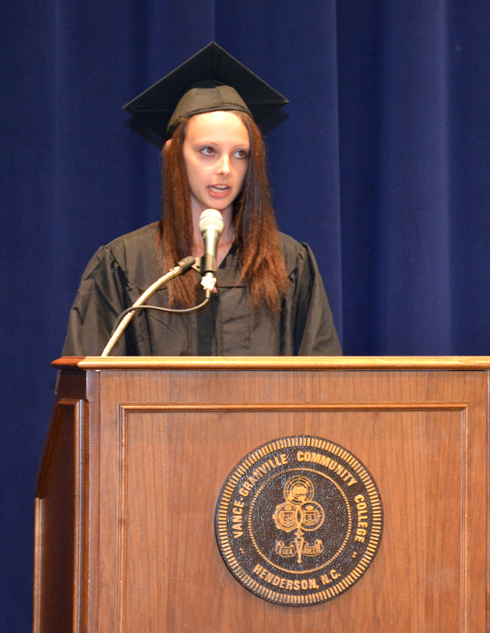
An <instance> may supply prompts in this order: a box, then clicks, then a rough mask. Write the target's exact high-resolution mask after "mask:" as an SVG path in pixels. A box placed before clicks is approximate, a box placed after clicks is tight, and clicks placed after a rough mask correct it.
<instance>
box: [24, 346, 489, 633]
mask: <svg viewBox="0 0 490 633" xmlns="http://www.w3.org/2000/svg"><path fill="white" fill-rule="evenodd" d="M54 365H55V366H56V367H58V368H59V369H61V376H60V383H59V390H58V396H57V399H56V403H55V407H54V411H53V416H52V419H51V424H50V428H49V432H48V436H47V440H46V445H45V449H44V453H43V457H42V460H41V464H40V468H39V474H38V481H37V494H36V560H35V597H34V631H35V633H47V632H53V633H54V632H56V633H59V632H63V633H65V632H66V633H67V632H69V631H73V632H82V631H83V632H85V631H87V632H88V631H90V632H95V631H97V632H100V633H146V632H154V633H184V632H186V631H189V632H190V633H259V632H261V633H262V632H263V631H268V632H270V633H279V632H280V633H320V632H321V633H327V632H334V631H335V632H336V633H354V632H355V633H361V632H362V633H429V632H431V633H435V632H441V633H456V632H460V633H463V632H465V633H480V632H484V631H488V630H489V623H488V615H487V602H488V586H489V583H488V577H489V572H488V569H489V568H488V560H489V556H488V520H489V511H488V483H489V474H488V473H489V463H488V431H489V427H488V411H489V404H490V402H489V377H490V374H489V372H490V358H479V357H469V358H442V357H437V358H415V357H412V358H380V359H367V358H348V357H346V358H333V359H327V358H235V359H234V358H188V359H186V358H122V357H120V358H109V359H106V358H84V359H81V358H72V359H66V358H65V359H61V360H60V361H57V362H55V363H54ZM302 434H307V435H313V436H317V437H321V438H326V439H328V440H332V441H333V442H336V443H338V444H341V445H342V446H344V447H345V448H346V449H348V450H349V451H352V452H353V453H354V454H355V455H356V456H357V457H358V458H359V459H360V460H361V461H362V462H363V463H364V464H365V466H366V467H367V468H368V470H369V471H370V473H371V474H372V476H373V477H374V479H375V481H376V483H377V485H378V488H379V490H380V493H381V497H382V501H383V508H384V531H383V536H382V540H381V545H380V548H379V551H378V554H377V556H376V558H375V559H374V562H373V563H372V565H371V567H370V568H369V569H368V570H367V572H366V573H365V574H364V575H363V576H362V578H361V579H360V580H359V581H358V582H357V583H356V584H354V585H353V586H352V587H351V588H350V589H349V590H348V591H346V592H345V593H343V594H342V595H340V596H339V597H338V598H335V599H333V600H330V601H328V602H324V603H323V604H318V605H313V606H306V607H289V606H282V605H277V604H272V603H270V602H267V601H265V600H263V599H261V598H259V597H257V596H255V595H253V594H252V593H250V592H249V591H248V590H247V589H245V588H244V587H243V586H242V585H241V584H240V583H239V582H238V581H237V580H236V579H235V578H234V577H233V576H232V574H231V573H230V572H229V570H228V568H227V567H226V565H225V563H224V562H223V559H222V557H221V555H220V552H219V550H218V547H217V544H216V539H215V533H214V511H215V505H216V500H217V497H218V494H219V491H220V488H221V486H222V484H223V482H224V481H225V479H226V478H227V476H228V474H229V473H230V471H231V470H232V469H233V468H234V467H235V465H236V464H237V463H238V462H239V461H240V460H241V459H243V457H244V456H245V455H247V453H249V452H250V451H252V450H253V449H255V448H256V447H258V446H260V445H261V444H264V443H265V442H269V441H271V440H274V439H275V438H280V437H283V436H292V435H302Z"/></svg>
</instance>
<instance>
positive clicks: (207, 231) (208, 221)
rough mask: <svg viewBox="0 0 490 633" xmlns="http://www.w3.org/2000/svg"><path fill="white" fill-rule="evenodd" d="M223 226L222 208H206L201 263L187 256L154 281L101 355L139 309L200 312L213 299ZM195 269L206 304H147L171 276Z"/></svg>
mask: <svg viewBox="0 0 490 633" xmlns="http://www.w3.org/2000/svg"><path fill="white" fill-rule="evenodd" d="M223 228H224V222H223V217H222V215H221V213H220V212H219V211H216V209H206V210H205V211H203V212H202V213H201V217H200V218H199V230H200V231H201V233H202V237H203V240H204V256H203V257H202V258H201V260H200V264H196V260H195V258H194V257H186V258H184V259H182V260H180V262H179V263H178V264H177V265H176V266H175V267H174V268H172V269H171V270H170V271H169V272H168V273H167V274H165V275H163V277H160V279H158V280H157V281H155V283H154V284H152V285H151V286H150V287H149V288H148V289H147V290H145V292H144V293H143V294H142V295H141V297H139V298H138V299H136V301H135V302H134V303H133V305H132V306H131V307H130V308H128V309H127V310H125V311H124V312H123V313H122V314H121V315H120V316H119V319H118V320H117V321H116V325H115V329H114V332H113V333H112V335H111V338H110V339H109V342H108V343H107V345H106V346H105V347H104V350H103V352H102V354H101V356H103V357H105V356H109V354H110V353H111V352H112V350H113V349H114V346H115V345H116V343H117V341H118V340H119V339H120V337H121V335H122V333H123V332H124V330H125V329H126V328H127V327H128V325H129V324H130V323H131V320H132V319H133V317H134V315H135V314H136V312H137V311H138V310H143V309H152V310H161V311H163V312H177V313H180V314H183V313H189V312H198V311H199V310H202V309H203V308H204V307H205V306H206V305H207V304H208V303H209V302H210V301H211V297H212V294H213V291H214V287H215V285H216V257H217V251H218V241H219V238H220V235H221V233H222V232H223ZM191 268H194V269H195V270H197V271H198V272H199V273H200V274H201V275H202V280H201V285H202V287H203V288H204V296H205V300H204V301H203V302H202V303H200V304H199V305H197V306H194V307H192V308H187V309H184V310H174V309H172V308H163V307H159V306H147V305H144V303H145V301H146V300H147V299H148V298H149V297H151V295H152V294H153V293H154V292H156V291H157V290H158V289H159V288H161V287H162V286H164V285H165V284H166V283H168V282H169V281H170V280H171V279H174V277H178V276H179V275H185V273H186V272H188V271H189V270H190V269H191Z"/></svg>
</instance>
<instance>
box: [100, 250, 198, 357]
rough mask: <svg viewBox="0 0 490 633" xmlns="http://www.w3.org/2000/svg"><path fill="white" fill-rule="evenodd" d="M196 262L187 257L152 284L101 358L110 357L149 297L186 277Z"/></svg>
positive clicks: (108, 344) (128, 315)
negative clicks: (182, 276)
mask: <svg viewBox="0 0 490 633" xmlns="http://www.w3.org/2000/svg"><path fill="white" fill-rule="evenodd" d="M195 261H196V260H195V259H194V257H186V258H185V259H181V260H180V262H179V263H178V264H177V265H176V266H174V268H172V269H171V270H169V271H168V273H166V274H165V275H163V277H160V279H158V280H157V281H155V283H154V284H152V285H151V286H150V287H149V288H147V289H146V290H145V292H144V293H143V294H142V295H141V297H139V298H138V299H136V301H135V302H134V303H133V305H132V306H131V309H130V312H128V314H126V315H125V316H124V317H123V318H122V319H121V321H120V323H119V325H118V326H117V328H116V329H115V330H114V332H113V334H112V336H111V338H110V339H109V342H108V343H107V345H106V346H105V347H104V351H103V352H102V354H101V356H109V354H110V353H111V352H112V350H113V348H114V346H115V344H116V343H117V341H118V340H119V339H120V337H121V334H122V333H123V332H124V330H125V329H126V328H127V327H128V325H129V324H130V323H131V320H132V318H133V317H134V315H135V314H136V310H137V309H138V308H141V307H142V305H143V304H144V303H145V301H146V300H147V299H148V298H149V297H151V295H152V294H153V293H154V292H156V291H157V290H158V289H159V288H162V286H164V285H165V284H167V283H168V282H169V281H170V280H171V279H174V277H178V276H179V275H184V274H185V273H186V272H187V271H189V270H190V269H191V268H192V266H193V265H194V263H195ZM151 307H153V306H151Z"/></svg>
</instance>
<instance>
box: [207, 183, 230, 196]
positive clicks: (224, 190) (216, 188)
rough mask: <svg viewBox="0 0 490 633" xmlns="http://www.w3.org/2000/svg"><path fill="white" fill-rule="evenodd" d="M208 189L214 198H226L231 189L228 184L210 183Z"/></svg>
mask: <svg viewBox="0 0 490 633" xmlns="http://www.w3.org/2000/svg"><path fill="white" fill-rule="evenodd" d="M208 189H209V193H210V194H211V195H212V196H213V197H214V198H225V197H226V196H227V195H228V193H229V192H230V190H231V188H230V187H229V186H228V185H209V186H208Z"/></svg>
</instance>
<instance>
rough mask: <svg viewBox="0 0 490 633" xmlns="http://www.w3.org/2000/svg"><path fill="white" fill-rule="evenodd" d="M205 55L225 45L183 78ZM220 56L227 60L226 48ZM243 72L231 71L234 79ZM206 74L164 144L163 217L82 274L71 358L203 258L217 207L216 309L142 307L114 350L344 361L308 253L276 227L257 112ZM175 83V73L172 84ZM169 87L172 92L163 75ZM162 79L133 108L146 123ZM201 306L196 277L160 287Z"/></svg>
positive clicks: (177, 301)
mask: <svg viewBox="0 0 490 633" xmlns="http://www.w3.org/2000/svg"><path fill="white" fill-rule="evenodd" d="M210 47H213V51H215V49H216V48H218V49H219V47H217V46H216V45H215V44H213V45H209V46H208V47H206V49H203V51H201V53H199V54H198V55H197V56H194V58H192V59H191V60H190V61H189V62H187V67H186V65H184V66H183V67H181V68H180V69H178V71H182V68H184V74H185V73H188V70H189V66H188V65H189V64H191V67H192V65H195V64H196V58H198V59H199V63H198V66H200V72H202V55H203V53H205V52H206V51H208V50H209V48H210ZM218 54H219V55H221V56H223V55H226V56H227V54H226V53H225V52H224V51H223V50H222V49H219V50H218ZM199 56H201V57H199ZM227 57H229V56H227ZM231 59H233V58H231ZM233 61H234V62H235V63H236V64H238V62H236V60H233ZM221 65H222V64H221ZM215 66H216V64H215ZM240 66H241V65H240ZM243 68H244V67H241V68H239V72H237V71H235V74H236V75H237V76H238V77H240V73H242V72H243V70H242V69H243ZM245 70H246V69H245ZM246 72H247V73H249V72H250V71H248V70H246ZM204 74H205V75H208V76H205V77H204V79H206V80H209V79H213V81H212V82H211V83H210V82H209V81H207V82H206V83H204V84H203V83H200V84H199V85H197V86H194V84H195V81H192V83H191V86H190V89H189V90H187V91H185V93H184V96H183V97H182V98H181V99H180V101H179V102H178V104H177V107H176V108H175V109H174V110H173V113H172V116H170V121H169V122H168V128H167V129H168V135H169V139H168V140H167V142H166V143H165V146H164V150H163V156H164V163H163V165H164V202H163V217H162V221H161V222H160V223H155V224H151V225H149V226H146V227H143V228H142V229H139V230H138V231H135V232H133V233H130V234H128V235H125V236H123V237H121V238H118V239H116V240H114V241H113V242H111V243H110V244H109V245H107V246H104V247H102V248H100V249H99V250H98V251H97V253H96V254H95V256H94V257H93V258H92V260H91V262H90V263H89V265H88V267H87V269H86V271H85V273H84V276H83V278H82V282H81V285H80V289H79V291H78V295H77V298H76V300H75V303H74V306H73V308H72V311H71V314H70V321H69V327H68V334H67V338H66V342H65V347H64V350H63V353H64V355H76V356H80V355H99V354H100V353H101V352H102V350H103V349H104V347H105V345H106V343H107V341H108V340H109V338H110V335H111V331H112V328H113V325H114V322H115V320H116V319H117V317H118V315H119V314H120V313H121V312H122V311H123V310H125V309H126V308H128V307H130V306H131V305H132V304H133V303H134V301H136V299H138V297H139V296H140V295H141V294H142V293H143V292H144V291H145V290H146V288H147V287H148V286H150V285H151V284H152V283H153V282H154V281H156V280H157V279H158V278H159V277H161V276H162V274H163V273H164V272H165V271H166V270H168V269H170V268H171V267H173V266H174V265H175V263H176V262H177V261H179V260H181V259H182V258H184V257H186V256H188V255H193V256H195V257H200V256H201V255H202V254H203V250H204V249H203V239H202V236H201V232H200V230H199V218H200V215H201V213H202V211H204V210H206V209H208V208H212V209H217V210H218V211H220V212H221V214H222V216H223V220H224V225H225V228H224V230H223V233H222V234H221V237H220V240H219V242H218V253H217V265H218V269H217V272H216V278H217V284H216V288H215V292H214V293H213V296H212V300H211V302H210V304H208V306H206V308H204V309H203V310H202V311H200V312H197V313H192V314H174V313H172V314H171V313H164V312H159V311H156V310H145V311H142V312H140V313H138V314H137V315H136V316H135V317H134V319H133V320H132V322H131V325H130V326H129V327H128V329H127V330H126V332H125V334H124V335H123V337H122V339H121V340H120V341H119V342H118V344H117V345H116V347H115V348H114V350H113V352H112V353H113V354H114V355H145V356H151V355H155V356H181V355H186V356H188V355H220V356H228V355H229V356H237V355H238V356H249V355H252V356H268V355H338V354H340V353H341V352H340V346H339V342H338V338H337V334H336V331H335V327H334V324H333V320H332V314H331V311H330V308H329V305H328V300H327V297H326V295H325V291H324V288H323V283H322V280H321V278H320V274H319V272H318V269H317V266H316V263H315V260H314V257H313V254H312V253H311V250H310V249H309V248H308V246H306V245H304V244H299V243H298V242H296V241H295V240H293V239H292V238H290V237H287V236H286V235H283V234H281V233H279V232H278V230H277V226H276V222H275V217H274V211H273V208H272V203H271V197H270V192H269V186H268V182H267V175H266V164H265V163H266V161H265V150H264V145H263V141H262V136H261V134H260V131H259V129H258V127H257V125H256V123H255V122H254V119H253V116H252V112H251V110H252V109H253V108H249V106H248V104H247V103H246V101H247V99H246V98H245V100H244V99H242V97H241V96H240V95H239V94H238V92H237V91H236V90H235V89H234V88H233V87H231V86H229V85H226V84H225V85H223V84H222V83H220V82H219V81H215V80H214V79H215V77H214V76H213V77H210V76H209V75H210V74H213V75H215V74H216V73H215V71H214V70H212V72H207V73H204ZM232 74H233V73H232ZM174 75H175V71H174V73H173V79H172V81H174V80H175V76H174ZM254 77H255V76H254ZM233 78H234V77H232V79H233ZM256 79H257V78H256ZM259 81H260V80H259ZM162 82H163V87H164V88H167V87H168V78H164V80H162ZM162 82H159V84H156V86H154V87H152V88H151V89H150V90H149V91H147V92H146V93H143V95H141V96H140V97H138V98H137V99H136V100H135V101H134V102H132V103H131V104H129V106H127V109H128V110H129V111H132V110H131V108H132V107H135V108H136V111H137V112H138V114H137V116H139V118H142V119H143V120H145V119H144V116H141V110H138V108H139V106H140V105H141V101H142V100H143V102H146V104H148V102H149V103H150V106H149V107H148V105H146V107H147V109H148V110H149V111H150V113H151V117H154V116H155V115H154V113H155V107H154V101H155V99H156V100H157V101H158V103H160V107H161V101H162V99H161V97H159V96H158V95H159V94H161V91H162ZM178 83H181V82H178ZM230 83H231V82H230ZM238 83H240V82H238ZM267 88H269V87H267ZM269 90H271V89H270V88H269ZM148 93H149V94H150V96H148ZM276 94H277V93H276ZM179 96H180V95H179ZM142 98H143V99H142ZM148 100H149V101H148ZM134 104H136V106H134ZM133 113H135V112H134V111H133ZM161 119H162V120H163V121H164V122H165V123H166V122H167V120H168V116H166V115H165V113H163V114H162V116H161ZM145 122H146V123H147V124H148V121H145ZM161 126H162V121H161V120H160V121H159V122H158V125H154V124H152V125H151V127H153V129H156V130H157V131H160V130H161ZM201 301H202V292H201V290H200V286H199V276H198V274H197V273H195V272H194V271H191V272H189V273H187V275H185V276H182V277H178V278H176V279H175V280H173V281H172V282H170V284H169V285H168V286H166V287H164V288H162V289H160V290H159V291H157V292H156V294H155V295H153V297H152V299H151V300H150V301H149V303H151V304H152V305H156V306H163V307H172V308H188V307H191V306H193V305H197V304H198V303H200V302H201Z"/></svg>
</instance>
